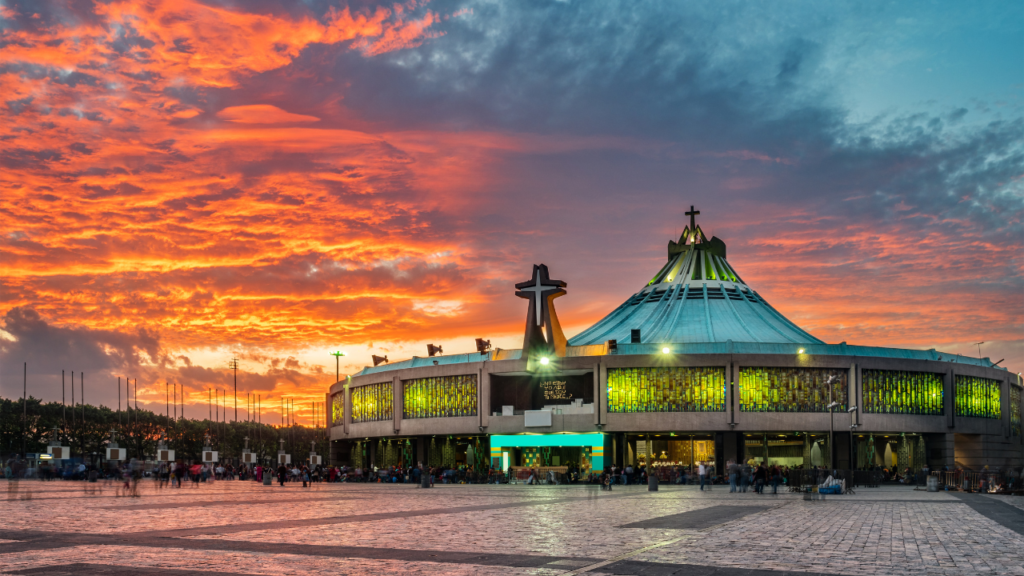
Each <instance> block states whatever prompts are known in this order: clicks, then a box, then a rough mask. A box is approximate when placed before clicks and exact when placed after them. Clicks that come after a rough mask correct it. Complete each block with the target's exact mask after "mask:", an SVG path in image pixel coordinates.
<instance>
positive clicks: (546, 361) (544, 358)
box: [540, 356, 551, 366]
mask: <svg viewBox="0 0 1024 576" xmlns="http://www.w3.org/2000/svg"><path fill="white" fill-rule="evenodd" d="M540 363H541V364H543V365H545V366H547V365H548V364H550V363H551V360H550V359H548V357H547V356H541V357H540Z"/></svg>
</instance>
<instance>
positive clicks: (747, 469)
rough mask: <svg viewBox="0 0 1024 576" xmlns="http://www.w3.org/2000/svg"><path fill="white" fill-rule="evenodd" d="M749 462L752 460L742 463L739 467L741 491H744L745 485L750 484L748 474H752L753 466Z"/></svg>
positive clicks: (745, 489)
mask: <svg viewBox="0 0 1024 576" xmlns="http://www.w3.org/2000/svg"><path fill="white" fill-rule="evenodd" d="M751 462H753V460H749V461H747V462H746V463H744V464H743V467H742V468H741V469H740V491H741V492H746V491H747V487H748V486H750V475H751V474H753V468H752V467H751V466H750V463H751Z"/></svg>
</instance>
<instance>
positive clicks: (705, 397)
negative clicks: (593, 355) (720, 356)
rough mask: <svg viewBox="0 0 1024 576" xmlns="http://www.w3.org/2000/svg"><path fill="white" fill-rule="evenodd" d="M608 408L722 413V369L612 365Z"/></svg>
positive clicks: (638, 410) (723, 371)
mask: <svg viewBox="0 0 1024 576" xmlns="http://www.w3.org/2000/svg"><path fill="white" fill-rule="evenodd" d="M608 411H609V412H724V411H725V368H723V367H720V366H713V367H699V368H697V367H694V368H690V367H672V368H669V367H665V368H661V367H657V368H611V369H609V370H608Z"/></svg>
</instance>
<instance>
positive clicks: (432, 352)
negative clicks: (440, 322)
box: [427, 344, 444, 356]
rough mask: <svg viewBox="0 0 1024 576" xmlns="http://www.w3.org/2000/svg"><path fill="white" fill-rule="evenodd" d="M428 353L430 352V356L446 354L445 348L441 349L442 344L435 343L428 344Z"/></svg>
mask: <svg viewBox="0 0 1024 576" xmlns="http://www.w3.org/2000/svg"><path fill="white" fill-rule="evenodd" d="M427 354H429V355H430V356H435V355H437V354H444V350H441V347H440V346H435V345H434V344H427Z"/></svg>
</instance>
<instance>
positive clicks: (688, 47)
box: [0, 0, 1024, 422]
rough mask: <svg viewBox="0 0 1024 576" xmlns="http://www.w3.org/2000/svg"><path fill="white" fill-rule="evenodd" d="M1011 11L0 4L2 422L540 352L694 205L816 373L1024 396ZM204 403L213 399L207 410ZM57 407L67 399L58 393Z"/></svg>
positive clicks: (640, 277) (634, 270)
mask: <svg viewBox="0 0 1024 576" xmlns="http://www.w3.org/2000/svg"><path fill="white" fill-rule="evenodd" d="M1022 38H1024V5H1022V4H1021V3H1020V2H982V3H963V2H895V3H890V2H886V3H882V2H876V3H872V2H869V3H866V5H864V3H853V2H851V3H847V4H841V3H832V2H827V3H822V2H810V1H808V2H768V3H765V2H740V3H734V2H728V1H720V2H649V3H648V2H637V1H633V0H630V1H624V2H620V3H616V2H597V1H586V2H583V1H567V2H539V1H537V2H488V1H471V0H465V1H464V0H455V1H445V2H418V1H415V0H414V1H412V2H408V3H402V4H398V3H387V4H375V3H372V2H353V3H348V4H346V3H339V2H337V1H320V0H307V1H303V2H287V1H282V0H251V1H244V2H243V1H221V2H218V1H206V2H201V1H195V0H177V1H174V2H160V1H147V2H141V1H139V2H120V1H116V0H114V1H110V2H95V3H94V2H92V1H89V0H68V1H60V0H47V1H39V2H26V1H10V0H0V92H2V94H0V118H2V122H0V223H2V239H0V271H2V273H0V327H2V330H0V395H3V396H5V397H20V396H21V392H22V366H23V362H28V383H29V384H28V387H29V394H32V395H34V396H36V397H42V398H44V399H46V400H58V401H59V400H60V398H61V381H60V378H61V376H60V374H61V370H62V369H63V370H67V371H71V370H74V371H75V372H76V373H77V372H84V373H85V386H86V400H87V401H89V402H90V403H105V404H107V405H116V403H117V396H116V394H117V388H116V383H117V377H118V376H126V377H130V378H137V379H138V383H139V398H140V404H144V405H145V406H146V407H148V408H151V409H154V410H158V411H163V409H164V392H165V383H166V382H176V383H178V384H180V385H183V386H184V387H185V390H186V391H187V394H188V396H187V398H188V400H187V402H189V403H191V406H190V407H189V408H188V412H187V413H188V414H189V415H190V416H195V417H199V416H205V415H206V410H207V404H206V398H207V394H208V390H209V389H210V388H219V389H221V390H225V389H228V388H229V387H230V386H231V373H230V371H229V370H228V368H227V367H228V362H229V360H230V359H231V357H232V356H233V355H237V357H238V358H239V359H240V366H241V368H240V371H239V394H240V397H241V399H240V400H239V406H243V405H244V397H245V393H246V392H252V393H256V394H261V395H262V397H263V399H264V404H263V406H264V422H275V421H279V418H280V415H279V408H278V407H279V406H280V399H281V398H282V397H288V398H292V399H294V402H295V405H296V408H297V409H299V410H300V411H299V415H300V422H311V420H310V418H309V417H310V413H311V408H310V402H312V401H323V393H324V392H325V391H326V388H327V387H328V386H329V385H330V384H331V383H332V382H333V381H334V372H335V361H334V358H333V357H332V356H330V355H329V352H330V351H333V350H344V351H346V352H348V354H349V356H348V357H347V358H345V359H344V360H343V362H342V365H341V373H342V374H345V373H353V372H356V371H358V370H359V369H361V368H362V366H364V365H366V364H368V363H369V362H370V355H371V354H380V355H384V354H387V355H388V357H389V358H390V359H392V360H396V359H403V358H408V357H410V356H412V355H414V354H415V355H419V356H425V355H426V344H427V343H428V342H431V343H435V344H441V345H442V346H443V347H444V350H445V352H447V353H456V352H467V351H471V350H472V349H473V339H474V338H476V337H485V338H488V339H491V340H492V342H493V343H494V344H495V345H496V346H500V347H503V348H518V347H519V346H520V344H521V342H522V326H523V322H524V318H525V313H526V305H525V302H524V301H522V300H519V299H518V298H516V297H515V296H514V294H513V292H514V288H513V284H514V283H515V282H520V281H523V280H525V279H528V277H529V275H530V271H531V266H532V265H533V264H535V263H544V264H547V265H548V267H549V268H550V270H551V275H552V277H553V278H558V279H560V280H564V281H565V282H567V283H568V288H567V291H568V295H567V296H565V297H563V298H561V299H559V300H558V312H559V317H560V319H561V321H562V324H563V327H564V328H565V332H566V335H567V336H572V335H575V334H576V333H578V332H579V331H581V330H582V329H584V328H586V327H587V326H589V325H590V324H592V323H594V322H595V321H597V320H599V319H600V318H601V317H603V316H604V315H605V314H606V313H608V312H610V311H611V310H612V309H613V308H614V307H616V306H617V305H618V304H619V303H621V302H622V301H623V300H625V299H626V298H627V297H628V296H629V295H631V294H632V293H634V292H635V291H636V290H637V289H639V288H640V287H642V286H643V285H644V284H645V283H646V282H647V281H648V280H649V279H650V278H651V276H653V275H654V273H655V272H657V271H658V269H659V268H660V267H661V266H662V265H663V264H664V261H665V258H666V245H667V243H668V241H669V239H673V238H677V237H678V235H679V233H680V232H681V230H682V228H683V226H684V224H685V222H686V220H687V219H686V217H685V216H684V215H683V213H684V212H685V211H686V210H687V209H689V206H690V205H691V204H694V205H696V207H697V208H698V209H699V210H700V211H701V215H700V216H699V220H698V221H699V222H700V223H701V224H702V226H703V228H704V230H705V232H706V233H707V234H708V236H709V237H710V236H711V235H712V234H714V235H716V236H718V237H720V238H722V239H723V240H724V241H725V242H726V243H727V244H728V256H729V261H730V263H732V264H733V266H734V267H735V268H736V270H737V271H738V272H739V273H740V274H741V275H742V276H743V278H744V280H746V281H747V283H749V284H750V285H752V286H753V287H754V288H755V289H756V290H758V292H759V293H760V294H761V295H762V296H764V297H765V298H766V299H767V300H768V302H770V303H771V304H772V305H773V306H774V307H775V308H777V309H778V310H779V311H780V312H782V313H783V314H785V315H787V316H788V317H789V318H790V319H791V320H793V321H794V322H796V323H797V324H799V325H800V326H801V327H803V328H804V329H806V330H807V331H809V332H811V333H812V334H814V335H815V336H817V337H819V338H821V339H823V340H825V341H827V342H840V341H846V342H847V343H849V344H862V345H874V346H892V347H907V348H924V349H927V348H936V349H939V350H941V351H945V352H949V353H952V354H957V353H960V354H964V355H970V356H977V355H978V348H977V346H976V345H974V343H976V342H980V341H984V342H985V344H983V345H982V348H981V353H982V356H987V357H991V358H992V360H999V359H1002V358H1005V361H1004V362H1003V364H1002V365H1003V366H1007V367H1008V368H1010V369H1011V370H1012V371H1013V372H1017V371H1020V370H1024V259H1022V253H1021V247H1022V244H1024V225H1022V221H1021V219H1022V215H1024V183H1022V177H1024V98H1022V96H1024V40H1022ZM229 395H230V392H229ZM69 398H70V393H69Z"/></svg>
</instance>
